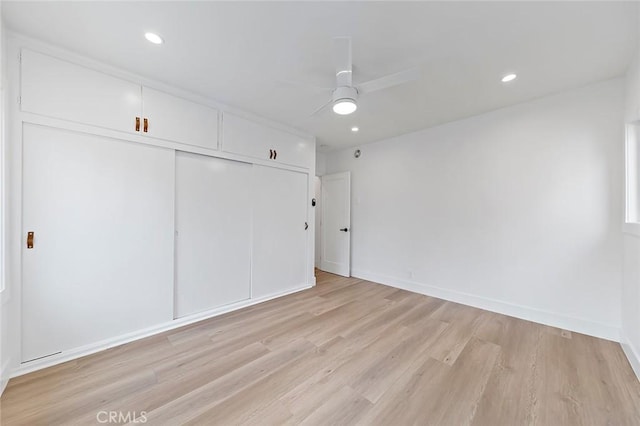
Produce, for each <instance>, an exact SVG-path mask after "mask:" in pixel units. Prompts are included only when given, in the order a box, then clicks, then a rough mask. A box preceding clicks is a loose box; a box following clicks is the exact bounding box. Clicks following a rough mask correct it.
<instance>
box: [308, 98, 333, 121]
mask: <svg viewBox="0 0 640 426" xmlns="http://www.w3.org/2000/svg"><path fill="white" fill-rule="evenodd" d="M331 102H333V100H331V99H329V100H328V101H327V102H325V103H324V104H322V106H321V107H320V108H318V109H316V110H315V111H313V112H312V113H311V115H310V116H309V117H313V116H314V115H316V114H318V113H319V112H320V111H322V110H323V109H325V108H326V107H327V106H328V105H329V104H330V103H331Z"/></svg>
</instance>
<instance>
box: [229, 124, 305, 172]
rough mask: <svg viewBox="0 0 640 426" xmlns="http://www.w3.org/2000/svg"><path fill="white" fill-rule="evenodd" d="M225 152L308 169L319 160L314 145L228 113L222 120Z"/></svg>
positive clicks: (289, 134)
mask: <svg viewBox="0 0 640 426" xmlns="http://www.w3.org/2000/svg"><path fill="white" fill-rule="evenodd" d="M222 149H223V151H226V152H231V153H234V154H240V155H246V156H249V157H253V158H260V159H264V160H272V161H274V162H277V163H282V164H288V165H291V166H300V167H306V168H309V167H311V165H312V162H313V161H315V146H314V144H313V143H312V142H309V141H307V140H305V139H302V138H300V137H298V136H296V135H293V134H291V133H287V132H283V131H281V130H278V129H274V128H272V127H268V126H264V125H262V124H259V123H254V122H253V121H249V120H246V119H244V118H240V117H238V116H235V115H233V114H228V113H225V114H224V115H223V119H222ZM274 151H275V152H274Z"/></svg>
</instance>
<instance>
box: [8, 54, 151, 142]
mask: <svg viewBox="0 0 640 426" xmlns="http://www.w3.org/2000/svg"><path fill="white" fill-rule="evenodd" d="M20 65H21V74H20V84H21V87H20V108H21V110H22V111H26V112H31V113H35V114H41V115H44V116H48V117H54V118H60V119H63V120H68V121H73V122H76V123H86V124H91V125H94V126H98V127H103V128H108V129H114V130H120V131H123V132H134V131H135V126H136V117H138V118H140V115H141V110H142V92H141V89H140V85H139V84H135V83H132V82H129V81H126V80H122V79H119V78H116V77H112V76H110V75H107V74H104V73H101V72H99V71H94V70H91V69H88V68H84V67H81V66H78V65H75V64H72V63H70V62H67V61H64V60H62V59H57V58H54V57H51V56H48V55H44V54H42V53H38V52H33V51H31V50H27V49H24V50H22V52H21V53H20Z"/></svg>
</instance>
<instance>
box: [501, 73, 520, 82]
mask: <svg viewBox="0 0 640 426" xmlns="http://www.w3.org/2000/svg"><path fill="white" fill-rule="evenodd" d="M516 77H517V75H515V74H507V75H505V76H504V77H502V82H503V83H508V82H510V81H513V80H515V79H516Z"/></svg>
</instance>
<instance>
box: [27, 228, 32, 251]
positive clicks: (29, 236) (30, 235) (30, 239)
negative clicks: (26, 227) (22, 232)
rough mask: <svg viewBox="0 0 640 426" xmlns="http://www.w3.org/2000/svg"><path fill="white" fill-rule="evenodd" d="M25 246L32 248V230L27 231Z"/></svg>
mask: <svg viewBox="0 0 640 426" xmlns="http://www.w3.org/2000/svg"><path fill="white" fill-rule="evenodd" d="M27 248H28V249H32V248H33V231H29V232H27Z"/></svg>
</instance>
